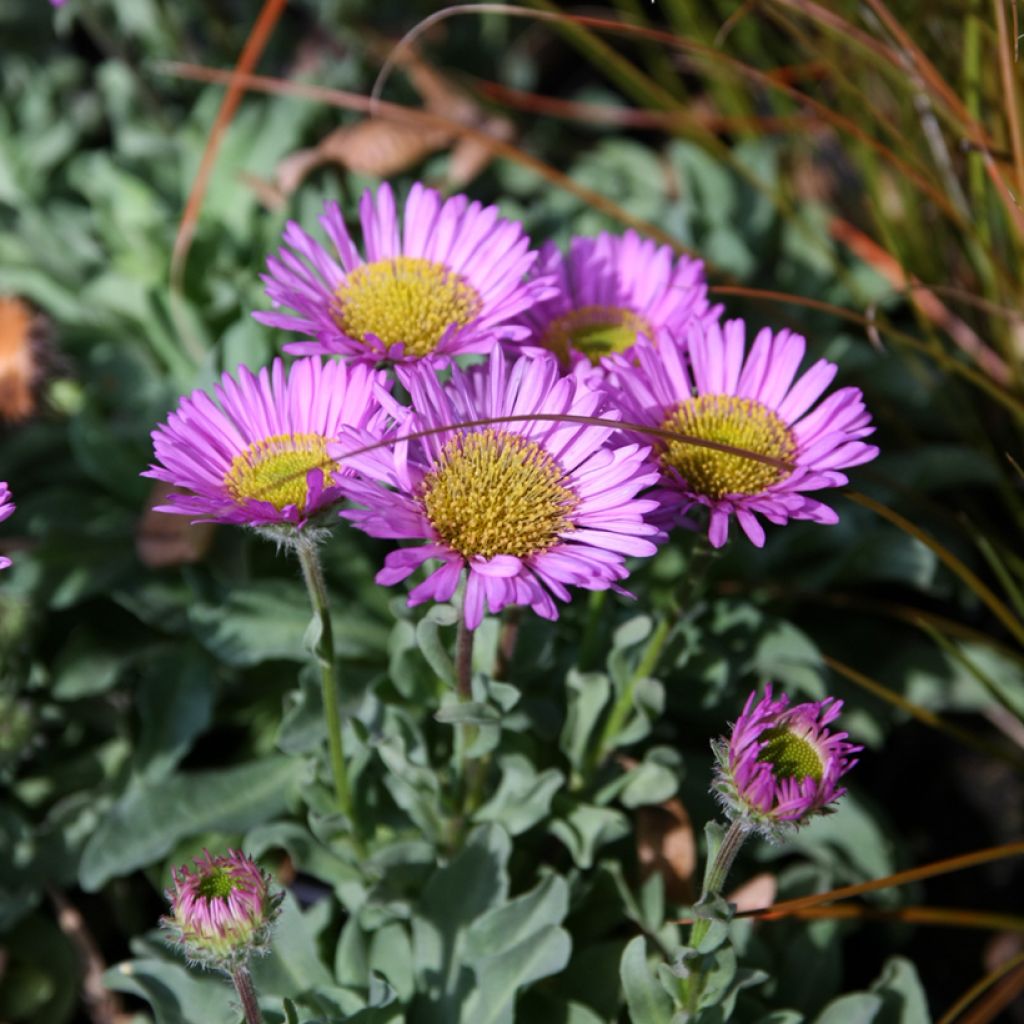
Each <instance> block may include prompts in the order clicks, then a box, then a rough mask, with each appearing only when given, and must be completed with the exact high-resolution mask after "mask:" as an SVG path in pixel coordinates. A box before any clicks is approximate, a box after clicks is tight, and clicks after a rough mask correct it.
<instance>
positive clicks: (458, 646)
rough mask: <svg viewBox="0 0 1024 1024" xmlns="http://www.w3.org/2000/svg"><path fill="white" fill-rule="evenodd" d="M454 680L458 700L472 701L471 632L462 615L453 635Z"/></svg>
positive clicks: (461, 614) (462, 614)
mask: <svg viewBox="0 0 1024 1024" xmlns="http://www.w3.org/2000/svg"><path fill="white" fill-rule="evenodd" d="M455 680H456V684H457V687H458V692H459V700H461V701H469V700H472V699H473V630H471V629H470V628H469V627H468V626H467V625H466V619H465V615H464V613H461V612H460V614H459V625H458V628H457V632H456V634H455Z"/></svg>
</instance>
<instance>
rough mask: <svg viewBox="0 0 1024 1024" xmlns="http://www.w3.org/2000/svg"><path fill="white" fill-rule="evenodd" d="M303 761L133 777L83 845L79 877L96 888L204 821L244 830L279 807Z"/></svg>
mask: <svg viewBox="0 0 1024 1024" xmlns="http://www.w3.org/2000/svg"><path fill="white" fill-rule="evenodd" d="M304 771H305V768H304V766H303V764H302V763H301V762H299V761H296V760H293V759H291V758H285V757H268V758H264V759H262V760H260V761H254V762H250V763H249V764H244V765H240V766H238V767H235V768H228V769H225V770H223V771H209V772H192V773H187V772H183V773H181V774H180V775H176V776H173V777H172V778H169V779H166V780H163V781H160V782H156V783H153V784H148V783H147V782H146V781H145V780H144V779H140V778H136V779H134V780H133V781H132V784H131V785H130V786H129V789H128V791H127V792H126V793H125V795H124V796H123V797H122V798H121V799H120V800H118V802H117V803H116V804H115V805H114V807H113V808H112V809H111V811H110V812H109V813H108V814H107V816H106V817H105V818H104V820H103V821H102V822H101V824H100V826H99V828H97V830H96V832H95V834H94V835H93V836H92V838H91V839H90V840H89V842H88V843H87V844H86V846H85V849H84V850H83V852H82V861H81V864H80V867H79V880H80V884H81V886H82V888H83V889H85V890H86V891H87V892H96V891H97V890H98V889H101V888H102V887H103V886H104V885H105V884H106V883H107V882H108V881H109V880H110V879H111V878H115V877H117V876H119V875H126V874H128V873H130V872H132V871H135V870H136V869H138V868H140V867H145V866H146V865H148V864H152V863H154V862H155V861H157V860H159V859H160V858H161V857H163V856H165V855H166V854H167V853H168V852H169V851H170V849H171V847H173V846H174V845H175V843H177V842H179V841H180V840H181V839H184V838H185V837H186V836H190V835H195V834H197V833H199V832H204V831H206V830H210V829H225V830H229V829H230V830H243V829H248V828H251V827H252V826H253V825H256V824H259V823H260V822H262V821H265V820H266V819H268V818H272V817H274V816H275V815H277V814H280V813H281V811H283V810H284V809H285V808H286V807H287V806H288V805H289V804H290V803H292V802H293V801H294V800H295V799H296V796H297V788H298V784H299V781H300V779H301V777H302V775H303V774H304Z"/></svg>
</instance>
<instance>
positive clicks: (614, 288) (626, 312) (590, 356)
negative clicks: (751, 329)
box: [525, 230, 722, 366]
mask: <svg viewBox="0 0 1024 1024" xmlns="http://www.w3.org/2000/svg"><path fill="white" fill-rule="evenodd" d="M535 273H536V274H537V275H538V276H541V277H544V278H549V277H550V278H553V279H554V281H555V283H556V284H557V291H556V292H555V293H554V294H553V295H552V296H551V297H550V298H548V299H545V300H544V301H542V302H538V303H536V304H535V305H534V306H533V307H532V308H531V309H530V310H529V312H528V313H527V314H526V318H525V319H526V321H527V322H528V323H529V324H530V326H531V327H532V328H533V340H534V342H535V343H537V344H539V345H540V346H541V347H542V348H545V349H547V350H549V351H551V352H554V354H555V355H556V356H558V358H559V359H560V360H561V362H562V365H563V366H572V365H576V364H578V363H580V362H583V361H586V360H589V361H590V362H591V363H593V364H596V363H598V361H599V360H600V359H601V357H602V356H606V355H609V354H611V353H613V352H624V351H626V350H628V349H629V348H631V347H632V346H633V345H635V344H636V342H637V341H638V340H639V339H640V338H647V339H649V340H650V341H660V340H662V339H667V338H672V337H675V336H681V335H682V334H683V333H684V331H685V329H686V327H687V325H688V324H690V323H691V322H692V321H694V320H699V321H708V322H714V321H716V320H717V319H718V318H719V316H721V312H722V307H721V306H712V305H711V304H710V303H709V302H708V285H707V281H706V280H705V278H704V264H703V262H701V261H700V260H695V259H691V258H690V257H689V256H680V257H679V258H678V259H677V258H676V256H675V254H674V253H673V252H672V249H671V248H670V247H669V246H667V245H662V246H658V245H656V244H655V243H654V242H652V241H651V240H650V239H644V238H641V237H640V236H639V235H638V234H637V233H636V232H635V231H632V230H629V231H627V232H626V233H625V234H624V235H622V236H619V235H613V234H610V233H609V232H607V231H605V232H602V233H601V234H599V235H598V236H597V237H596V238H574V239H573V240H572V242H571V243H570V245H569V254H568V255H567V256H565V255H563V254H562V251H561V250H560V249H559V248H558V246H557V245H555V244H554V243H553V242H548V243H546V244H545V245H544V246H543V247H542V248H541V250H540V258H539V260H538V261H537V269H536V271H535Z"/></svg>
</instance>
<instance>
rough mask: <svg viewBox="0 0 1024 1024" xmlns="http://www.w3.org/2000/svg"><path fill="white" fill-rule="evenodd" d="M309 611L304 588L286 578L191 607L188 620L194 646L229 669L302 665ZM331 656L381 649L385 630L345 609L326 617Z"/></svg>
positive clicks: (360, 654) (352, 655) (353, 655)
mask: <svg viewBox="0 0 1024 1024" xmlns="http://www.w3.org/2000/svg"><path fill="white" fill-rule="evenodd" d="M310 617H311V612H310V608H309V599H308V597H307V596H306V592H305V589H304V588H303V587H302V586H301V585H300V584H296V583H291V582H289V581H287V580H260V581H257V582H255V583H251V584H249V585H248V586H247V587H246V588H245V589H244V590H234V591H231V592H230V593H229V594H228V595H227V596H226V597H225V598H224V599H223V600H222V601H218V602H217V603H216V604H195V605H192V606H191V607H190V608H189V619H190V621H191V623H192V628H193V631H194V632H195V635H196V636H197V637H198V639H199V641H200V643H202V645H203V646H204V647H206V649H207V650H209V651H210V652H212V653H213V654H215V655H216V656H217V657H218V658H220V659H221V660H223V661H225V662H227V664H229V665H234V666H237V667H239V668H247V667H249V666H250V665H259V664H260V663H261V662H264V661H270V660H276V659H284V660H288V661H304V660H305V659H306V657H307V656H308V655H307V651H306V648H305V645H304V638H305V635H306V628H307V626H308V625H309V621H310ZM331 624H332V626H333V631H334V648H335V653H336V654H337V656H338V657H340V658H361V657H366V656H369V655H373V654H376V653H378V652H380V651H383V650H384V649H385V647H386V645H387V631H386V629H385V628H384V627H383V626H382V625H381V624H380V623H379V622H377V621H375V620H374V619H370V618H367V617H365V616H361V615H359V614H357V613H356V612H354V610H353V609H351V608H346V609H345V611H344V612H341V611H339V610H338V609H335V610H334V611H333V612H332V615H331Z"/></svg>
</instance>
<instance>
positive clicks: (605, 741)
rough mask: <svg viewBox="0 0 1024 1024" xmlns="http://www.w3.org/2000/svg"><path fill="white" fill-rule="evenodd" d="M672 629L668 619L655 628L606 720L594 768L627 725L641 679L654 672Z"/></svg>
mask: <svg viewBox="0 0 1024 1024" xmlns="http://www.w3.org/2000/svg"><path fill="white" fill-rule="evenodd" d="M671 629H672V623H671V622H670V621H669V620H668V619H662V620H661V621H660V622H659V623H658V625H657V626H656V627H655V628H654V632H653V633H652V634H651V638H650V640H648V641H647V646H646V647H645V648H644V653H643V655H642V657H641V658H640V663H639V664H638V665H637V667H636V671H635V672H634V673H633V674H632V675H631V676H630V677H629V682H628V683H627V684H626V685H625V686H624V687H623V688H622V692H621V693H620V694H619V697H618V699H617V700H616V701H615V704H614V705H613V706H612V710H611V714H609V715H608V717H607V719H605V723H604V728H603V729H602V730H601V738H600V740H599V741H598V744H597V749H596V752H595V756H594V762H593V766H594V767H596V766H597V765H599V764H600V763H601V762H602V761H603V760H604V758H605V756H606V755H607V754H608V752H609V751H610V750H611V749H612V747H613V745H614V743H615V737H616V736H618V735H619V733H620V732H621V731H622V727H623V726H624V725H625V724H626V719H627V718H628V717H629V715H630V713H631V712H632V710H633V698H634V696H635V694H636V688H637V685H638V684H639V682H640V680H641V679H646V678H647V677H648V676H650V674H651V673H652V672H653V671H654V669H655V667H656V666H657V664H658V659H659V658H660V657H661V652H662V651H663V650H664V648H665V641H666V640H668V635H669V633H670V632H671Z"/></svg>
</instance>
